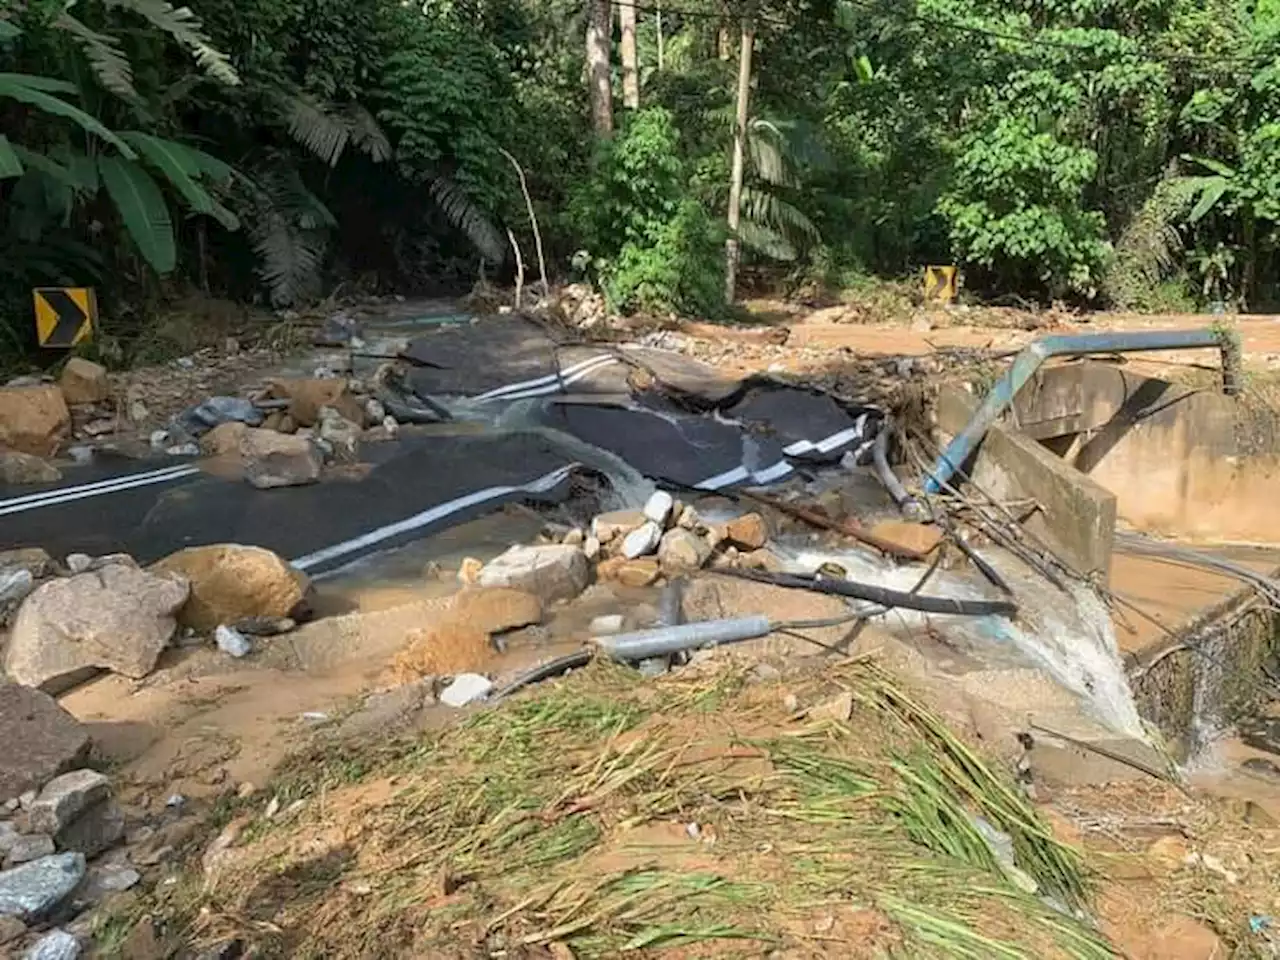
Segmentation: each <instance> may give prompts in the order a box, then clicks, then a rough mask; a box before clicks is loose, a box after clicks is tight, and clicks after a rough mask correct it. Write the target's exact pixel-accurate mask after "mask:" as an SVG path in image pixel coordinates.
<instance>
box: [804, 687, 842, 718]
mask: <svg viewBox="0 0 1280 960" xmlns="http://www.w3.org/2000/svg"><path fill="white" fill-rule="evenodd" d="M851 716H853V694H852V693H850V692H849V691H847V690H846V691H844V692H843V693H839V694H837V695H836V696H834V697H832V698H831V699H829V700H824V701H823V702H822V703H820V704H818V705H817V706H816V707H814V708H813V709H811V710H810V711H809V719H810V720H841V721H843V720H848V719H849V718H850V717H851Z"/></svg>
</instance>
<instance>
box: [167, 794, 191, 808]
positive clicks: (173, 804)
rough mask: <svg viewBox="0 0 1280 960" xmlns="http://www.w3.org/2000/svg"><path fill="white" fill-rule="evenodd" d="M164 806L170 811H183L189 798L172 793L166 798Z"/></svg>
mask: <svg viewBox="0 0 1280 960" xmlns="http://www.w3.org/2000/svg"><path fill="white" fill-rule="evenodd" d="M164 805H165V806H166V807H167V808H168V809H170V810H181V809H182V808H183V807H185V806H186V805H187V798H186V797H184V796H183V795H182V794H180V793H171V794H169V796H168V797H166V798H165V801H164Z"/></svg>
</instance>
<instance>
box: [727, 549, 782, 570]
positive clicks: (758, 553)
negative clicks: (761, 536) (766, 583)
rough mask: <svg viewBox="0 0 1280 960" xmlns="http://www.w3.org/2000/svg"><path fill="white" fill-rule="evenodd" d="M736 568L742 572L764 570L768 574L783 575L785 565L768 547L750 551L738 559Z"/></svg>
mask: <svg viewBox="0 0 1280 960" xmlns="http://www.w3.org/2000/svg"><path fill="white" fill-rule="evenodd" d="M738 566H740V567H741V568H742V569H744V570H764V571H766V572H768V573H784V572H785V566H786V565H785V564H784V563H783V562H782V561H781V560H780V559H779V558H778V556H777V554H775V553H774V552H773V551H772V550H770V549H769V548H768V547H765V548H764V549H762V550H752V551H751V552H750V553H744V554H742V555H741V556H740V557H739V558H738Z"/></svg>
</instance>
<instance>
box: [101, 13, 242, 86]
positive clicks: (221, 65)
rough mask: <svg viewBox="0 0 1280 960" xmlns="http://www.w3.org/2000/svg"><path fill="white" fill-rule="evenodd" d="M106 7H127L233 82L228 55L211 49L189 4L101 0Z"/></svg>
mask: <svg viewBox="0 0 1280 960" xmlns="http://www.w3.org/2000/svg"><path fill="white" fill-rule="evenodd" d="M105 3H106V5H107V6H108V7H115V8H116V9H118V10H128V11H131V12H133V13H136V14H137V15H138V16H140V17H142V18H144V19H145V20H147V21H149V22H150V23H151V24H152V25H153V26H155V27H156V28H157V29H159V30H163V31H164V32H165V33H167V34H169V35H170V36H171V37H173V38H174V39H175V40H176V41H178V43H180V44H182V45H183V46H184V47H186V48H187V49H188V50H190V51H191V53H192V56H194V57H195V59H196V63H198V64H199V65H200V66H201V68H203V69H204V71H205V73H207V74H209V76H211V77H213V78H214V79H215V80H220V81H221V82H223V83H225V84H227V85H229V86H236V85H237V84H239V83H240V76H239V74H237V73H236V70H235V67H233V66H232V65H231V59H230V58H229V57H228V56H227V55H226V54H225V53H222V52H221V51H220V50H216V49H214V47H213V45H212V44H211V43H210V42H209V38H208V37H207V36H206V35H205V33H204V25H203V24H202V23H201V22H200V19H199V18H198V17H197V16H196V15H195V14H194V13H192V12H191V8H190V7H177V8H176V9H175V8H174V6H173V4H171V3H169V2H168V0H105Z"/></svg>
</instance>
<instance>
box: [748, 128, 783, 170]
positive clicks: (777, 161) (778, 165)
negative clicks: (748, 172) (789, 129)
mask: <svg viewBox="0 0 1280 960" xmlns="http://www.w3.org/2000/svg"><path fill="white" fill-rule="evenodd" d="M747 148H748V150H749V151H750V153H751V166H752V167H753V168H754V169H755V171H756V173H757V174H758V175H759V177H760V179H761V180H763V181H764V182H765V183H769V184H773V185H774V186H786V185H789V184H790V182H791V176H790V175H789V172H788V169H787V168H788V163H787V156H786V141H785V139H784V138H783V136H782V132H781V131H780V130H779V129H778V128H777V127H776V126H775V125H774V124H773V123H771V122H770V121H768V120H755V121H753V122H752V123H751V127H750V129H749V130H748V131H747Z"/></svg>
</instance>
